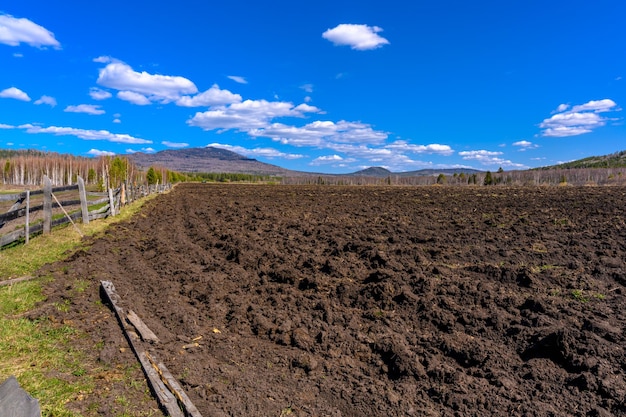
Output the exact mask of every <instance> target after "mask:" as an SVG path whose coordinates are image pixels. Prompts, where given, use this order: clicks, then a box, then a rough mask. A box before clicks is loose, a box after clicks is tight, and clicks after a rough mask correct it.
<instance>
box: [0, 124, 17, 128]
mask: <svg viewBox="0 0 626 417" xmlns="http://www.w3.org/2000/svg"><path fill="white" fill-rule="evenodd" d="M0 129H15V126H11V125H6V124H4V123H0Z"/></svg>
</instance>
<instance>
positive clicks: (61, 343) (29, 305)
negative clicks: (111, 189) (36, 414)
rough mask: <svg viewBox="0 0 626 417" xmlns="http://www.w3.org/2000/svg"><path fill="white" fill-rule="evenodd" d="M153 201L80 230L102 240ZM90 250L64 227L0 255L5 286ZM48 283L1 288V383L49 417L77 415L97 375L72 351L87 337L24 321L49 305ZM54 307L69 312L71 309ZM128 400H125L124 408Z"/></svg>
mask: <svg viewBox="0 0 626 417" xmlns="http://www.w3.org/2000/svg"><path fill="white" fill-rule="evenodd" d="M154 196H156V195H153V196H151V197H154ZM151 197H148V198H146V199H143V200H142V201H137V202H135V203H133V204H131V205H129V206H127V207H125V208H124V209H123V210H122V213H121V214H120V215H118V216H116V217H114V218H107V219H104V220H97V221H94V222H91V223H89V224H88V225H83V224H79V225H78V226H79V228H80V229H81V231H82V232H83V233H84V234H85V235H98V234H100V233H103V232H104V231H105V230H106V228H107V227H108V226H109V225H110V224H112V223H115V222H119V221H122V220H126V219H128V218H130V217H131V216H133V215H134V214H136V213H137V212H138V211H139V209H140V208H141V206H142V205H143V204H144V203H145V202H146V201H147V200H149V199H150V198H151ZM85 245H86V243H84V241H82V240H81V238H80V236H79V234H78V233H77V231H76V230H75V229H74V228H73V227H64V228H59V229H55V230H53V232H52V233H51V234H48V235H41V236H38V237H35V238H33V239H31V241H30V243H29V244H28V245H16V246H13V247H10V248H8V249H4V250H0V282H1V281H4V280H8V279H11V278H17V277H23V276H29V275H34V274H35V272H36V271H37V270H38V269H39V268H41V267H42V266H43V265H45V264H47V263H52V262H56V261H60V260H62V259H64V258H66V257H68V256H69V255H71V254H72V253H73V252H75V251H76V250H79V249H81V248H85ZM46 279H49V278H38V279H36V280H32V281H26V282H20V283H17V284H13V285H7V286H1V287H0V383H1V382H3V381H4V380H5V379H6V378H8V377H9V376H11V375H14V376H15V377H16V378H17V380H18V382H19V383H20V385H21V386H22V388H23V389H24V390H26V391H27V392H28V393H29V394H30V395H31V396H33V397H34V398H37V399H38V400H39V404H40V407H41V411H42V415H44V416H55V417H66V416H77V415H78V414H76V413H74V412H72V411H70V410H68V409H67V407H66V404H67V403H69V402H71V401H73V400H76V399H78V398H81V397H83V396H86V395H88V394H89V393H90V391H91V390H92V387H93V381H94V375H92V374H90V372H89V371H88V370H87V369H86V368H85V356H84V353H82V352H79V351H77V350H75V349H73V347H72V341H73V340H75V339H76V338H80V337H85V336H86V335H84V334H81V333H80V332H79V331H78V330H76V329H74V328H73V327H71V325H67V324H63V323H53V322H51V321H50V320H48V319H46V318H39V319H35V320H31V319H28V318H26V317H25V315H26V314H27V313H28V312H29V311H32V310H33V309H34V308H35V306H36V305H37V304H38V303H40V302H42V301H44V300H45V296H44V295H43V293H42V284H43V283H45V280H46ZM88 285H89V282H88V281H86V280H81V279H78V280H76V282H75V285H73V291H76V292H83V291H85V290H86V288H87V287H88ZM55 307H56V308H58V309H60V310H64V309H69V308H71V305H70V304H69V303H68V304H66V303H62V304H59V305H57V306H55ZM34 315H35V316H36V314H34ZM127 382H128V383H130V381H127ZM123 400H124V399H123V398H120V402H121V403H123V402H124V401H123ZM94 415H95V410H94Z"/></svg>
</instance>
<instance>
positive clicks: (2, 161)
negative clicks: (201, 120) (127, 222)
mask: <svg viewBox="0 0 626 417" xmlns="http://www.w3.org/2000/svg"><path fill="white" fill-rule="evenodd" d="M0 169H1V171H0V181H1V183H2V184H3V185H13V186H40V185H41V184H43V178H44V176H47V177H48V178H50V180H51V182H52V185H53V186H55V187H62V186H66V185H74V184H76V183H77V181H78V177H79V176H80V177H82V178H83V179H84V180H85V183H86V184H87V185H95V186H97V187H98V188H99V189H100V190H106V189H108V188H116V187H118V186H119V185H120V184H121V183H122V182H126V183H127V184H129V185H132V184H144V183H146V182H147V183H148V184H150V185H152V184H157V183H163V179H165V180H167V181H170V182H177V181H171V180H172V179H174V180H180V178H179V176H178V174H177V173H172V172H170V171H169V170H167V169H165V168H163V167H151V168H150V169H151V176H148V175H147V172H144V171H142V170H140V169H139V168H138V167H137V166H136V165H135V164H134V163H133V162H132V161H131V160H130V159H129V158H126V157H124V156H100V157H98V158H86V157H81V156H75V155H71V154H59V153H55V152H41V151H33V150H24V151H7V150H0Z"/></svg>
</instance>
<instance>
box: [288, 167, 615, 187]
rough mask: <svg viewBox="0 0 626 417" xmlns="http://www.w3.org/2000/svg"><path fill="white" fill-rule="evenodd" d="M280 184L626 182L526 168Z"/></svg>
mask: <svg viewBox="0 0 626 417" xmlns="http://www.w3.org/2000/svg"><path fill="white" fill-rule="evenodd" d="M281 182H282V183H283V184H302V185H313V184H317V185H455V186H468V185H470V186H502V185H510V186H537V185H557V186H558V185H573V186H584V185H622V186H624V185H626V168H573V169H550V170H526V171H504V170H503V169H498V170H497V171H496V172H491V171H485V172H477V173H471V174H466V173H455V174H452V175H446V174H443V173H441V174H438V175H420V176H403V175H401V174H391V175H388V176H386V177H375V176H357V175H308V176H291V177H285V178H283V179H282V181H281Z"/></svg>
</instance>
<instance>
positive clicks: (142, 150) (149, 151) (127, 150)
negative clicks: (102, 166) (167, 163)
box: [126, 148, 156, 153]
mask: <svg viewBox="0 0 626 417" xmlns="http://www.w3.org/2000/svg"><path fill="white" fill-rule="evenodd" d="M137 152H143V153H155V152H156V150H155V149H154V148H141V149H140V150H138V151H136V150H134V149H130V148H129V149H126V153H137Z"/></svg>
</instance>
